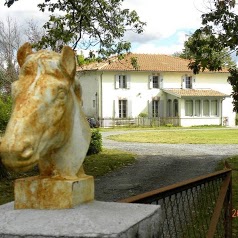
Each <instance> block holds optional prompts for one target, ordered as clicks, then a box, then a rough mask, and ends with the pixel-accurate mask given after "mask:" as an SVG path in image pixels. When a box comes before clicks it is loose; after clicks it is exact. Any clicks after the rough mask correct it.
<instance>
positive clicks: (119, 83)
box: [115, 75, 130, 89]
mask: <svg viewBox="0 0 238 238" xmlns="http://www.w3.org/2000/svg"><path fill="white" fill-rule="evenodd" d="M115 88H116V89H118V88H128V89H129V88H130V78H129V76H128V75H116V77H115Z"/></svg>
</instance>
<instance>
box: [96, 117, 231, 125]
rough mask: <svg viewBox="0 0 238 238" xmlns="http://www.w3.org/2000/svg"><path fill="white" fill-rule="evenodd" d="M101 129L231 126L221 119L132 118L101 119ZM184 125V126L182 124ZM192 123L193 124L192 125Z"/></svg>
mask: <svg viewBox="0 0 238 238" xmlns="http://www.w3.org/2000/svg"><path fill="white" fill-rule="evenodd" d="M98 121H99V124H100V126H101V127H122V126H125V127H160V126H186V125H187V126H189V125H197V126H199V125H223V126H227V125H229V123H228V119H226V120H225V119H224V118H219V117H208V118H203V117H193V118H192V117H187V118H181V117H151V118H149V117H133V118H132V117H131V118H129V117H128V118H99V119H98ZM181 123H182V124H181ZM191 123H192V124H191ZM201 123H202V124H201Z"/></svg>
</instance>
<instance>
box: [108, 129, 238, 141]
mask: <svg viewBox="0 0 238 238" xmlns="http://www.w3.org/2000/svg"><path fill="white" fill-rule="evenodd" d="M109 138H110V139H112V140H116V141H124V142H141V143H167V144H238V130H237V129H221V130H219V129H204V130H203V129H198V130H196V129H195V130H191V129H190V130H172V131H170V130H168V131H163V130H157V131H138V132H132V133H126V134H121V135H112V136H109Z"/></svg>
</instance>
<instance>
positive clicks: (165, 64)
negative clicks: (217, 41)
mask: <svg viewBox="0 0 238 238" xmlns="http://www.w3.org/2000/svg"><path fill="white" fill-rule="evenodd" d="M135 59H136V60H137V67H136V69H135V67H133V66H132V64H131V62H132V60H135ZM188 63H189V61H188V60H184V59H181V58H178V57H173V56H168V55H158V54H128V55H127V56H126V57H125V58H124V59H123V60H118V59H117V58H113V59H111V60H109V61H107V62H100V63H93V64H90V65H87V66H84V67H81V68H78V70H77V79H78V80H79V82H80V84H81V87H82V92H83V94H82V99H83V108H84V111H85V113H86V115H87V116H93V117H96V118H99V119H103V118H122V119H123V118H137V117H138V116H139V115H141V113H143V114H144V116H145V115H147V118H155V119H156V118H157V119H158V118H159V119H162V118H167V119H169V118H173V119H176V123H175V124H178V125H181V126H192V125H229V126H233V125H235V115H236V114H235V113H234V112H233V105H232V98H231V97H230V94H231V90H232V89H231V85H230V84H229V83H228V82H227V77H228V75H229V72H228V71H219V72H209V71H206V72H201V73H199V74H197V75H195V74H193V72H192V71H191V70H189V69H188ZM109 124H110V123H109ZM109 124H108V125H109ZM109 126H110V125H109Z"/></svg>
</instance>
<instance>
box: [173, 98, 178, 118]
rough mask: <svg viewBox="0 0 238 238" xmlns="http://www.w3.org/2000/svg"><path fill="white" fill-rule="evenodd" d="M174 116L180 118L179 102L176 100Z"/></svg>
mask: <svg viewBox="0 0 238 238" xmlns="http://www.w3.org/2000/svg"><path fill="white" fill-rule="evenodd" d="M174 116H175V117H177V116H178V100H177V99H174Z"/></svg>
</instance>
